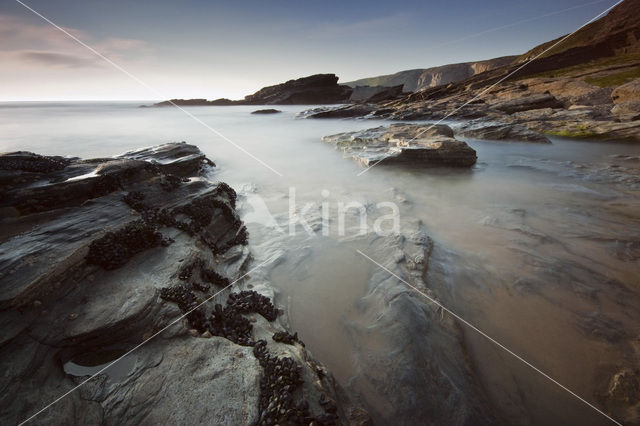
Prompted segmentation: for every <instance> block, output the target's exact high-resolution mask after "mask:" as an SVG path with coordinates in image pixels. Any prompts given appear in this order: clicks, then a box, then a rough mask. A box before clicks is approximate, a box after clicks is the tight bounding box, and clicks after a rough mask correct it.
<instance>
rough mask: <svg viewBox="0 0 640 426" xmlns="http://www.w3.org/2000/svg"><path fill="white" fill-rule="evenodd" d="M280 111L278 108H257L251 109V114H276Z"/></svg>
mask: <svg viewBox="0 0 640 426" xmlns="http://www.w3.org/2000/svg"><path fill="white" fill-rule="evenodd" d="M279 112H282V111H280V110H279V109H273V108H267V109H257V110H255V111H252V112H251V114H277V113H279Z"/></svg>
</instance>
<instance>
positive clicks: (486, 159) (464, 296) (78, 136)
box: [0, 102, 640, 424]
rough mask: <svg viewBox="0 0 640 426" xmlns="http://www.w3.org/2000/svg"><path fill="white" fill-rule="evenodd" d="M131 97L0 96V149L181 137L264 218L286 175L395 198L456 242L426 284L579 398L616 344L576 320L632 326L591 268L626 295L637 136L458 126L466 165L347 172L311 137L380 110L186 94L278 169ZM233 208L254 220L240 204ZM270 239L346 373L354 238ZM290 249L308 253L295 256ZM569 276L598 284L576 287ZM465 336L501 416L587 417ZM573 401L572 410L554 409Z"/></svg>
mask: <svg viewBox="0 0 640 426" xmlns="http://www.w3.org/2000/svg"><path fill="white" fill-rule="evenodd" d="M142 103H144V102H137V103H131V102H111V103H4V104H0V151H15V150H26V151H32V152H36V153H40V154H48V155H66V156H78V157H83V158H89V157H103V156H111V155H116V154H119V153H123V152H125V151H128V150H131V149H135V148H140V147H145V146H149V145H155V144H159V143H164V142H170V141H187V142H189V143H192V144H195V145H197V146H199V147H200V148H201V149H202V150H203V151H204V152H205V153H206V154H207V156H209V158H211V159H212V160H213V161H214V162H215V163H216V164H217V166H218V171H217V173H216V175H215V177H216V178H217V179H220V180H224V181H227V182H228V183H230V184H231V185H232V186H233V187H235V188H236V189H237V190H239V191H240V192H241V193H242V194H244V193H246V194H253V195H251V196H259V197H260V198H261V199H262V200H264V202H265V204H266V205H267V206H268V208H269V210H270V211H271V213H273V214H274V216H276V217H277V218H283V217H285V216H286V214H287V211H288V207H289V198H288V194H289V191H290V188H292V187H293V188H295V191H296V201H297V203H298V204H304V203H306V202H314V203H317V204H320V203H322V202H328V203H330V204H331V205H335V204H336V203H337V202H338V201H351V200H355V201H358V202H361V203H363V204H370V203H376V202H380V201H393V202H397V203H398V205H399V207H400V213H401V220H403V221H417V220H419V221H422V223H424V224H425V226H426V227H427V229H428V232H429V234H430V235H431V236H432V237H434V239H435V241H436V244H439V245H441V246H442V247H446V248H447V250H452V251H454V252H455V253H457V255H458V256H459V258H458V259H460V262H461V264H460V265H458V266H460V267H458V268H457V267H456V265H452V272H451V274H450V276H449V277H448V279H447V282H440V283H432V285H433V289H434V291H436V293H437V294H438V296H439V297H440V298H441V299H442V300H444V301H446V303H448V304H449V305H450V306H451V307H452V308H453V309H454V310H456V311H457V312H458V313H460V314H462V315H463V316H465V317H466V318H467V319H469V320H471V321H472V322H474V323H475V324H477V325H478V326H480V327H481V328H483V329H484V330H485V331H487V332H488V333H489V334H491V335H493V336H494V337H496V338H498V339H499V340H501V341H503V342H505V343H506V344H507V345H508V346H509V347H510V348H512V349H514V350H515V351H516V352H518V353H520V354H522V355H523V356H525V358H527V359H529V360H531V361H534V362H535V363H536V364H537V365H538V366H540V367H541V368H543V369H544V370H545V371H548V372H550V373H552V375H553V376H554V377H556V378H557V379H558V380H559V381H560V382H562V383H564V384H566V385H568V386H570V387H571V388H572V389H574V390H575V391H577V392H578V393H580V394H581V395H585V396H586V397H587V399H593V395H594V393H595V392H596V390H597V389H599V386H601V384H602V383H601V380H600V379H599V377H601V376H602V368H603V365H608V366H611V365H622V364H623V363H624V361H623V360H624V359H627V357H628V356H630V352H629V348H628V347H626V346H624V347H623V346H622V345H617V346H616V345H607V344H603V343H602V342H601V341H596V340H593V338H590V337H589V336H585V335H584V333H583V332H582V331H581V328H580V326H579V318H581V316H584V315H586V313H593V312H596V313H602V314H603V315H606V316H607V318H613V319H615V320H616V321H619V323H620V327H623V328H627V329H629V330H630V331H633V330H637V327H638V323H637V317H636V318H630V317H629V315H630V313H629V311H625V310H624V309H622V308H620V307H619V306H617V303H620V302H621V301H619V300H616V297H619V296H616V295H614V294H613V293H612V294H609V289H608V288H606V287H603V284H602V281H603V277H604V278H606V279H608V280H615V281H616V282H618V283H620V284H621V285H622V286H624V287H625V288H628V289H629V290H630V291H631V292H632V293H633V294H634V295H637V293H638V290H639V288H640V283H638V281H637V277H638V276H640V264H639V262H638V260H637V259H634V258H633V256H631V257H629V256H628V255H625V254H624V253H623V254H622V255H621V254H620V250H623V251H624V248H625V247H627V246H626V245H625V244H627V243H628V242H629V241H640V217H639V215H638V211H640V202H639V199H640V197H639V195H640V181H639V180H638V176H637V174H635V172H634V170H633V167H631V168H629V167H626V166H625V164H627V163H624V161H628V164H629V165H630V166H633V164H635V163H634V161H635V160H634V159H633V157H637V156H640V145H634V144H624V143H603V142H592V141H573V140H571V141H570V140H562V139H553V144H552V145H536V144H527V143H510V142H492V141H474V140H470V141H468V142H469V144H470V145H471V146H472V147H473V148H474V149H476V150H477V152H478V158H479V160H478V164H477V165H476V167H474V168H473V169H472V170H466V171H461V170H449V169H434V170H405V169H399V168H386V167H384V166H380V167H375V168H373V169H371V170H370V171H369V172H367V173H365V174H363V175H361V176H357V174H358V173H359V172H360V171H361V170H362V169H361V167H360V166H359V165H358V164H356V163H354V162H352V161H350V160H346V159H343V158H342V154H341V153H340V152H338V151H336V150H334V149H333V148H332V147H331V146H330V145H329V144H326V143H323V142H321V140H320V138H321V137H322V136H325V135H329V134H334V133H338V132H344V131H351V130H358V129H365V128H369V127H376V126H379V125H382V124H385V122H380V121H365V120H306V119H297V118H296V114H297V113H298V112H300V111H301V110H303V109H304V108H303V107H298V106H295V107H289V106H285V107H278V108H279V109H281V110H282V111H283V112H282V113H280V114H274V115H251V114H250V112H251V111H252V110H254V109H258V108H259V107H244V106H238V107H191V108H187V109H188V111H189V112H191V113H192V114H193V115H195V116H196V117H198V118H199V119H200V120H202V121H204V122H205V123H207V124H208V125H209V126H211V127H213V128H215V129H216V130H217V131H218V132H220V133H221V134H223V135H224V136H226V137H227V138H229V139H231V140H232V141H233V142H234V143H236V144H237V145H239V146H241V147H242V148H244V149H245V150H247V151H249V152H250V153H251V154H252V155H253V156H255V157H257V158H259V159H261V160H262V161H264V162H265V163H267V164H268V165H269V166H270V167H271V168H273V169H275V170H277V171H278V172H279V173H280V174H281V175H282V176H279V175H277V174H276V173H274V172H273V171H271V170H269V169H268V168H267V167H265V166H263V165H262V164H260V163H259V162H257V161H256V160H254V159H253V158H251V157H250V156H248V155H247V154H246V153H244V152H242V151H241V150H240V149H238V148H237V147H235V146H234V145H233V144H231V143H229V142H228V141H226V140H224V139H223V138H221V137H220V136H219V135H217V134H214V133H212V132H211V131H210V130H209V129H206V128H205V127H203V126H202V125H201V124H199V123H197V122H196V121H195V120H193V119H192V118H191V117H188V116H187V115H185V114H184V113H182V112H181V111H179V110H177V109H175V108H138V106H139V105H140V104H142ZM147 103H148V102H147ZM616 156H618V157H616ZM620 156H626V157H631V158H630V159H628V160H620ZM620 161H622V162H623V164H622V166H620V164H617V163H620ZM323 190H324V191H325V192H324V193H323ZM326 191H328V193H327V192H326ZM242 213H243V214H244V215H247V216H246V217H247V218H249V219H251V218H255V217H254V216H251V209H244V210H242ZM258 222H259V220H258ZM249 229H250V235H251V237H250V241H251V244H252V246H254V247H256V250H261V249H262V248H264V247H267V246H272V245H273V241H272V239H273V238H274V237H273V234H271V233H269V232H267V231H265V229H264V227H263V226H259V224H251V223H249ZM278 241H279V244H280V246H281V247H282V249H283V250H286V251H288V252H289V256H288V257H287V258H286V259H285V260H284V261H283V262H282V263H281V264H280V265H279V266H278V267H276V268H275V269H274V270H273V271H272V274H271V278H272V280H273V283H274V285H276V287H278V288H279V289H280V290H281V292H282V294H283V295H284V296H285V297H286V298H288V299H289V300H290V302H291V303H290V306H291V316H292V323H293V326H294V328H295V329H296V330H298V331H299V332H300V334H301V336H302V338H303V339H304V341H305V342H306V343H307V345H308V346H309V347H310V348H311V350H312V351H313V352H314V354H316V356H318V357H319V358H320V359H321V360H322V361H324V362H325V363H326V364H328V366H329V367H330V368H331V369H332V370H333V371H334V372H335V373H336V375H337V377H338V379H339V380H340V381H341V382H343V383H346V382H347V381H348V379H349V378H350V377H351V376H352V375H353V374H355V372H356V371H357V367H358V366H357V365H353V360H352V359H351V357H350V355H349V353H350V350H349V345H350V342H349V338H348V336H347V334H346V333H345V332H344V329H343V320H344V318H345V317H346V316H349V315H353V314H354V311H353V305H354V303H355V302H356V301H357V300H358V299H359V298H360V297H362V296H363V295H364V291H365V288H366V283H367V282H368V280H369V278H370V276H371V274H372V271H373V269H374V268H373V267H372V265H371V264H369V263H367V262H366V261H363V259H362V258H360V257H359V256H358V255H357V254H355V251H354V250H353V248H354V247H353V242H350V241H346V240H345V239H343V238H340V237H339V236H333V235H330V236H315V237H309V236H307V235H297V236H292V237H285V239H284V240H282V237H279V240H278ZM261 247H262V248H261ZM301 251H308V252H311V253H313V255H311V256H306V257H304V259H302V260H301V259H299V258H298V257H297V256H296V253H300V252H301ZM462 265H463V267H462ZM559 271H560V272H559ZM531 283H534V284H531ZM537 283H545V285H539V286H538V284H537ZM546 284H548V285H546ZM532 285H533V286H534V287H535V289H534V290H531V286H532ZM579 285H583V286H586V287H589V288H593V289H594V291H596V292H598V294H600V295H602V296H599V299H598V300H596V301H588V300H585V299H583V298H579V297H576V296H575V294H574V289H575V288H576V286H579ZM536 286H537V287H536ZM523 288H527V289H529V290H531V291H524V290H522V289H523ZM633 297H635V296H633ZM319 302H321V303H319ZM465 345H466V346H467V350H468V351H469V357H470V359H471V360H472V361H473V363H474V366H475V368H476V370H477V372H478V375H479V377H480V380H481V381H482V383H483V384H484V385H485V387H486V388H487V389H488V391H487V392H488V393H489V394H490V397H491V399H492V400H493V401H494V403H496V404H497V405H505V406H508V405H509V404H515V403H513V400H512V399H511V397H510V396H509V395H511V394H515V393H518V392H520V393H524V394H527V395H529V396H528V397H527V398H524V399H525V400H526V402H524V403H523V402H521V401H520V402H519V403H518V404H520V405H522V404H524V407H525V408H523V409H520V408H513V409H511V411H510V409H509V408H505V411H506V415H508V416H511V419H512V420H514V421H518V419H520V418H521V416H524V417H526V418H529V419H532V421H533V423H544V422H546V421H549V420H552V419H556V420H557V419H565V420H566V421H569V422H571V420H575V419H576V418H579V419H580V421H586V422H588V423H589V422H591V419H593V423H595V424H597V423H598V422H600V420H601V419H600V418H599V417H598V416H597V415H593V413H592V412H590V411H589V409H588V408H585V407H584V406H582V405H580V404H579V403H578V404H577V405H576V404H575V401H572V402H567V399H566V398H567V397H566V395H564V396H558V395H557V393H556V392H555V391H553V392H552V391H550V390H549V386H551V385H549V383H547V382H545V381H544V380H540V379H539V378H537V377H534V376H535V374H532V373H531V372H530V371H526V368H525V369H523V368H522V366H521V365H518V363H517V362H513V360H512V359H509V356H506V355H504V354H498V353H497V352H496V349H495V347H492V346H491V345H490V344H487V342H486V341H485V340H483V339H482V338H479V337H478V336H477V335H474V334H473V333H465ZM498 352H499V351H498ZM607 373H608V371H607ZM599 380H600V381H599ZM569 399H570V398H569ZM567 407H569V408H567ZM522 410H524V411H525V412H526V414H523V412H522ZM572 410H573V411H575V412H579V413H580V414H579V415H576V416H578V417H576V416H574V415H573V414H567V412H569V413H572V412H573V411H572ZM563 416H569V417H563ZM583 416H586V417H583ZM590 416H592V417H590ZM585 419H586V420H585Z"/></svg>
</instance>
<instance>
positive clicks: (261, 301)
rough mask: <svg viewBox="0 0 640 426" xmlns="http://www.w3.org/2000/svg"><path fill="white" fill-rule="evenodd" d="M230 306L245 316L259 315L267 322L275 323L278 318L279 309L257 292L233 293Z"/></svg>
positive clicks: (228, 302)
mask: <svg viewBox="0 0 640 426" xmlns="http://www.w3.org/2000/svg"><path fill="white" fill-rule="evenodd" d="M227 305H228V306H232V307H233V308H234V309H236V310H237V311H238V312H242V313H245V314H248V313H252V312H255V313H258V314H260V315H262V316H263V317H264V318H265V319H266V320H267V321H274V320H275V319H276V317H277V316H278V309H276V307H275V306H273V303H271V300H269V298H268V297H266V296H263V295H261V294H260V293H257V292H255V291H241V292H240V293H231V294H230V295H229V300H228V301H227Z"/></svg>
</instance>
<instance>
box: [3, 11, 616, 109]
mask: <svg viewBox="0 0 640 426" xmlns="http://www.w3.org/2000/svg"><path fill="white" fill-rule="evenodd" d="M22 1H23V2H24V3H25V4H27V5H29V6H30V7H32V8H33V9H35V10H36V11H38V12H39V13H41V14H42V15H43V16H45V17H47V18H48V19H50V20H51V21H52V22H54V23H55V24H57V25H59V26H61V27H64V28H65V29H66V30H67V31H69V32H70V33H72V34H73V35H74V36H76V37H77V38H79V39H80V40H82V41H83V42H84V43H86V44H88V45H90V46H91V47H93V48H94V49H95V50H97V51H99V52H100V53H101V54H103V55H104V56H106V57H108V58H109V59H111V60H112V61H114V62H115V63H117V64H118V65H120V66H121V67H122V68H124V69H126V70H127V71H128V72H130V73H131V74H133V75H135V76H136V77H137V78H138V79H140V80H142V81H143V82H144V83H146V84H147V85H148V86H151V87H152V88H154V89H155V90H156V91H157V92H159V93H160V95H156V94H154V93H153V92H151V91H150V90H149V89H147V88H145V87H144V86H143V85H141V84H140V83H138V82H136V81H134V80H133V79H131V78H130V77H129V76H127V75H125V74H123V73H122V72H121V71H119V70H117V69H115V68H114V67H113V66H111V65H110V64H108V63H106V62H105V61H104V60H103V59H101V58H99V57H97V56H96V55H95V54H93V53H92V52H91V51H89V50H88V49H86V48H85V47H83V46H81V45H79V44H78V43H77V42H75V41H74V40H72V39H71V38H69V37H68V36H67V35H65V34H64V33H62V32H61V31H59V30H58V29H56V28H54V27H53V26H52V25H50V24H49V23H47V22H45V21H44V20H42V19H41V18H40V17H38V16H36V15H35V14H34V13H33V12H31V11H29V10H28V9H26V8H25V7H24V6H22V5H21V4H19V3H18V2H16V1H13V0H0V63H1V64H2V66H1V67H0V101H9V100H103V99H104V100H153V99H168V98H194V97H198V98H207V99H215V98H220V97H227V98H232V99H241V98H242V97H244V95H247V94H250V93H252V92H254V91H256V90H258V89H260V88H261V87H263V86H266V85H270V84H276V83H280V82H284V81H286V80H288V79H291V78H298V77H302V76H305V75H311V74H317V73H335V74H337V75H338V76H339V77H340V81H342V82H345V81H349V80H354V79H357V78H362V77H371V76H375V75H380V74H387V73H393V72H396V71H401V70H406V69H412V68H427V67H431V66H437V65H444V64H447V63H455V62H465V61H473V60H481V59H489V58H493V57H497V56H503V55H513V54H519V53H523V52H525V51H526V50H528V49H529V48H531V47H533V46H535V45H537V44H539V43H542V42H545V41H548V40H551V39H554V38H556V37H559V36H561V35H563V34H566V33H569V32H572V31H573V30H575V29H576V28H577V27H579V26H580V25H582V24H584V23H585V22H586V21H587V20H589V19H591V18H592V17H593V16H595V15H597V14H598V13H599V12H601V11H602V10H604V9H606V8H607V7H609V6H611V5H613V4H614V3H615V1H612V0H601V1H593V0H591V1H579V0H539V1H536V2H531V1H528V0H514V1H504V0H480V1H478V0H423V1H394V2H385V3H384V4H376V3H375V2H371V1H367V2H365V1H352V2H349V1H340V2H338V1H329V0H325V1H322V2H306V1H301V0H297V1H279V0H272V1H231V0H229V1H212V0H186V1H180V2H178V1H175V0H172V1H168V0H154V1H151V0H137V1H122V0H112V1H102V0H83V1H71V0H66V1H63V0H22ZM567 9H570V10H567Z"/></svg>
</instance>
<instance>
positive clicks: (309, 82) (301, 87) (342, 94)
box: [153, 74, 353, 107]
mask: <svg viewBox="0 0 640 426" xmlns="http://www.w3.org/2000/svg"><path fill="white" fill-rule="evenodd" d="M352 92H353V89H352V88H351V87H349V86H345V85H340V84H338V76H336V75H335V74H315V75H311V76H308V77H302V78H298V79H297V80H289V81H287V82H285V83H281V84H276V85H274V86H267V87H263V88H262V89H260V90H258V91H257V92H255V93H254V94H252V95H247V96H245V97H244V99H243V100H238V101H232V100H229V99H225V98H222V99H216V100H213V101H208V100H206V99H172V100H171V101H163V102H159V103H156V104H153V106H156V107H161V106H172V105H179V106H212V105H219V106H228V105H313V104H340V103H346V102H349V98H350V96H351V93H352Z"/></svg>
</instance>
